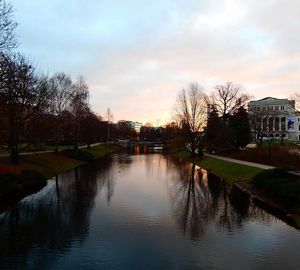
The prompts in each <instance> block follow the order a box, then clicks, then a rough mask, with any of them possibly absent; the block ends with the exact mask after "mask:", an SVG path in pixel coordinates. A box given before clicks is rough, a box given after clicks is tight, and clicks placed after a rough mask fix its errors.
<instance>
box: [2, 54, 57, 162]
mask: <svg viewBox="0 0 300 270" xmlns="http://www.w3.org/2000/svg"><path fill="white" fill-rule="evenodd" d="M51 94H52V93H51V91H49V88H48V82H47V79H46V77H44V76H38V75H37V73H36V71H35V69H34V67H33V66H32V65H31V64H30V62H29V61H28V60H27V59H26V58H25V57H24V56H23V55H21V54H19V53H14V54H11V53H4V52H1V53H0V99H1V105H2V106H1V112H2V117H3V118H4V119H5V122H6V125H7V127H8V130H7V133H6V136H7V138H6V142H7V145H8V147H7V149H8V151H9V153H10V157H11V160H12V161H13V162H17V161H18V158H19V153H20V151H21V150H22V147H21V145H22V143H24V141H23V139H24V134H25V131H26V129H27V124H28V122H29V120H30V119H32V118H33V117H34V116H36V115H37V114H39V113H41V112H44V111H45V110H46V109H47V106H48V104H49V103H48V102H49V100H50V99H51Z"/></svg>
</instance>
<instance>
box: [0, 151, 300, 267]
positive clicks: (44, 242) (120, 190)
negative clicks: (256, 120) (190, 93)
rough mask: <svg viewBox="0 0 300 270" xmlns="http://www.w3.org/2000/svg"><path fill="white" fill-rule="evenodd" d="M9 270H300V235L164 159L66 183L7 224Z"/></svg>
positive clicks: (217, 183) (16, 211)
mask: <svg viewBox="0 0 300 270" xmlns="http://www.w3.org/2000/svg"><path fill="white" fill-rule="evenodd" d="M0 256H1V257H0V269H86V270H87V269H242V270H246V269H285V270H287V269H300V231H299V230H296V229H295V228H293V227H291V226H289V225H287V224H286V223H284V222H283V221H281V220H279V219H277V218H276V217H274V216H272V215H271V214H269V213H267V212H265V211H264V210H262V209H260V208H258V207H256V206H255V205H253V204H252V203H251V202H249V200H248V198H247V197H246V196H244V195H243V194H240V193H239V192H237V191H236V190H234V189H233V190H231V189H230V187H229V186H227V185H226V184H225V183H224V182H223V181H222V180H221V179H219V178H217V177H216V176H214V175H211V174H207V172H206V171H205V170H203V169H201V168H199V167H197V166H193V165H192V164H190V163H187V162H184V161H180V160H178V159H176V158H172V157H170V156H166V155H163V154H159V153H155V154H147V155H143V154H141V155H137V154H135V155H130V154H118V155H115V156H112V157H109V158H106V159H104V160H98V161H95V162H93V163H90V164H88V165H86V166H83V167H80V168H77V169H75V170H72V171H69V172H65V173H62V174H60V175H58V177H56V178H53V179H52V180H49V181H48V184H47V186H46V187H45V188H44V189H42V190H41V191H40V192H38V193H36V194H34V195H31V196H28V197H26V198H24V199H23V200H22V201H20V202H19V203H17V204H16V205H14V206H12V207H11V208H9V209H8V210H7V211H5V212H3V213H1V214H0Z"/></svg>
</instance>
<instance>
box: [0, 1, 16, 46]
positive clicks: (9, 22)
mask: <svg viewBox="0 0 300 270" xmlns="http://www.w3.org/2000/svg"><path fill="white" fill-rule="evenodd" d="M16 27H17V23H16V22H15V21H14V18H13V8H12V5H11V4H10V3H7V2H6V1H5V0H0V50H8V49H11V48H15V47H16V46H17V41H16V37H15V33H14V31H15V28H16Z"/></svg>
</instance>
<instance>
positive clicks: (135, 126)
mask: <svg viewBox="0 0 300 270" xmlns="http://www.w3.org/2000/svg"><path fill="white" fill-rule="evenodd" d="M118 125H119V126H121V125H125V126H127V127H129V128H132V129H134V130H135V132H136V133H140V131H141V127H142V125H143V124H142V123H139V122H133V121H128V120H120V121H118Z"/></svg>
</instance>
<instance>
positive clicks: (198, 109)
mask: <svg viewBox="0 0 300 270" xmlns="http://www.w3.org/2000/svg"><path fill="white" fill-rule="evenodd" d="M248 100H249V95H247V94H245V93H243V88H242V86H240V85H237V84H233V83H231V82H227V83H226V84H224V85H217V86H215V88H214V90H213V91H212V93H211V94H210V95H207V94H206V93H205V91H204V88H203V87H201V86H200V85H199V84H198V83H192V84H190V85H189V86H188V87H187V88H186V89H183V90H182V91H180V92H179V94H178V98H177V102H176V109H175V111H176V118H177V122H178V123H179V126H180V127H181V129H182V131H183V133H184V135H185V136H184V137H185V142H186V144H188V145H189V146H190V150H191V152H192V153H194V152H195V149H196V148H199V146H200V141H201V140H203V143H204V138H205V139H206V140H205V143H206V148H207V149H208V150H226V151H227V150H231V149H239V148H241V147H244V146H245V145H246V144H248V142H249V141H250V139H251V130H250V125H249V119H248V112H247V111H246V109H245V107H244V105H245V104H246V102H247V101H248Z"/></svg>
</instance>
